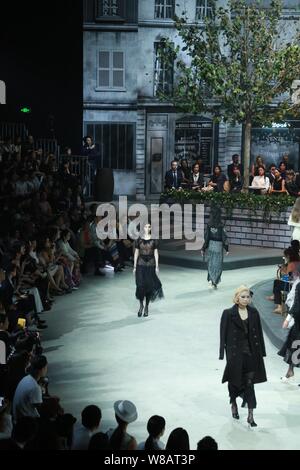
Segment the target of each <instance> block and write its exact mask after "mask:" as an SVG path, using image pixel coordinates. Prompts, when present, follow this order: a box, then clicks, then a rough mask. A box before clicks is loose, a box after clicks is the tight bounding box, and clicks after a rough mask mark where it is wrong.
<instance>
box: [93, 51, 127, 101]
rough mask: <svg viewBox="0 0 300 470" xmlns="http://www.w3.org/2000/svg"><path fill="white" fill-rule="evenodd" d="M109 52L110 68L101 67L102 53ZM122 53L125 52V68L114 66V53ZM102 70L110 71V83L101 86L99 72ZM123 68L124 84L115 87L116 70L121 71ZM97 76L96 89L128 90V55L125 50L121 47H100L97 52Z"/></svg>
mask: <svg viewBox="0 0 300 470" xmlns="http://www.w3.org/2000/svg"><path fill="white" fill-rule="evenodd" d="M104 52H107V53H108V54H109V68H104V67H100V53H104ZM117 52H118V53H120V52H121V53H122V54H123V69H121V68H118V67H116V68H114V64H113V60H114V53H117ZM100 70H108V72H109V84H108V86H101V85H100V80H99V73H100ZM122 70H123V86H118V87H114V86H113V77H114V71H117V72H120V71H122ZM96 73H97V76H96V88H95V91H113V92H118V91H122V92H124V91H127V89H126V55H125V51H124V50H121V49H115V48H114V49H100V50H98V52H97V72H96Z"/></svg>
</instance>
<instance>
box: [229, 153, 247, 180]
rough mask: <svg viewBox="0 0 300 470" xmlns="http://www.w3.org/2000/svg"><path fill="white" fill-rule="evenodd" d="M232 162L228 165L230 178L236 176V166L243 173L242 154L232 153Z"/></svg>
mask: <svg viewBox="0 0 300 470" xmlns="http://www.w3.org/2000/svg"><path fill="white" fill-rule="evenodd" d="M231 158H232V163H231V164H230V165H228V166H227V175H228V179H229V180H231V179H233V178H234V177H235V174H234V172H233V170H234V168H238V169H239V170H240V174H241V175H243V167H242V164H241V163H240V156H239V155H238V154H237V153H235V154H234V155H232V157H231Z"/></svg>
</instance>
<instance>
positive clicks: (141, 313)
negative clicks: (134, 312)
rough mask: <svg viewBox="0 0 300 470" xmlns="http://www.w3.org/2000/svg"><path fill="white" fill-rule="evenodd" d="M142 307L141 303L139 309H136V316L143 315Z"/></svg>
mask: <svg viewBox="0 0 300 470" xmlns="http://www.w3.org/2000/svg"><path fill="white" fill-rule="evenodd" d="M143 308H144V306H143V305H141V306H140V309H139V311H138V317H141V316H142V315H143Z"/></svg>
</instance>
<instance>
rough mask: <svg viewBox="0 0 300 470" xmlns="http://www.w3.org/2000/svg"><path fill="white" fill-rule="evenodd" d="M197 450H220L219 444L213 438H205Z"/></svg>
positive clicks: (199, 443)
mask: <svg viewBox="0 0 300 470" xmlns="http://www.w3.org/2000/svg"><path fill="white" fill-rule="evenodd" d="M197 450H218V444H217V443H216V441H215V440H214V439H213V438H212V437H210V436H205V437H203V439H201V440H200V441H199V442H198V444H197Z"/></svg>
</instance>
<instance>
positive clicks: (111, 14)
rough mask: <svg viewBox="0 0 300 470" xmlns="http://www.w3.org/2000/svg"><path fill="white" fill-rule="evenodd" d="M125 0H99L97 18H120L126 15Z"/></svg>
mask: <svg viewBox="0 0 300 470" xmlns="http://www.w3.org/2000/svg"><path fill="white" fill-rule="evenodd" d="M123 10H124V0H98V2H97V18H98V19H101V20H120V19H122V17H123V15H124V11H123Z"/></svg>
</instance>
